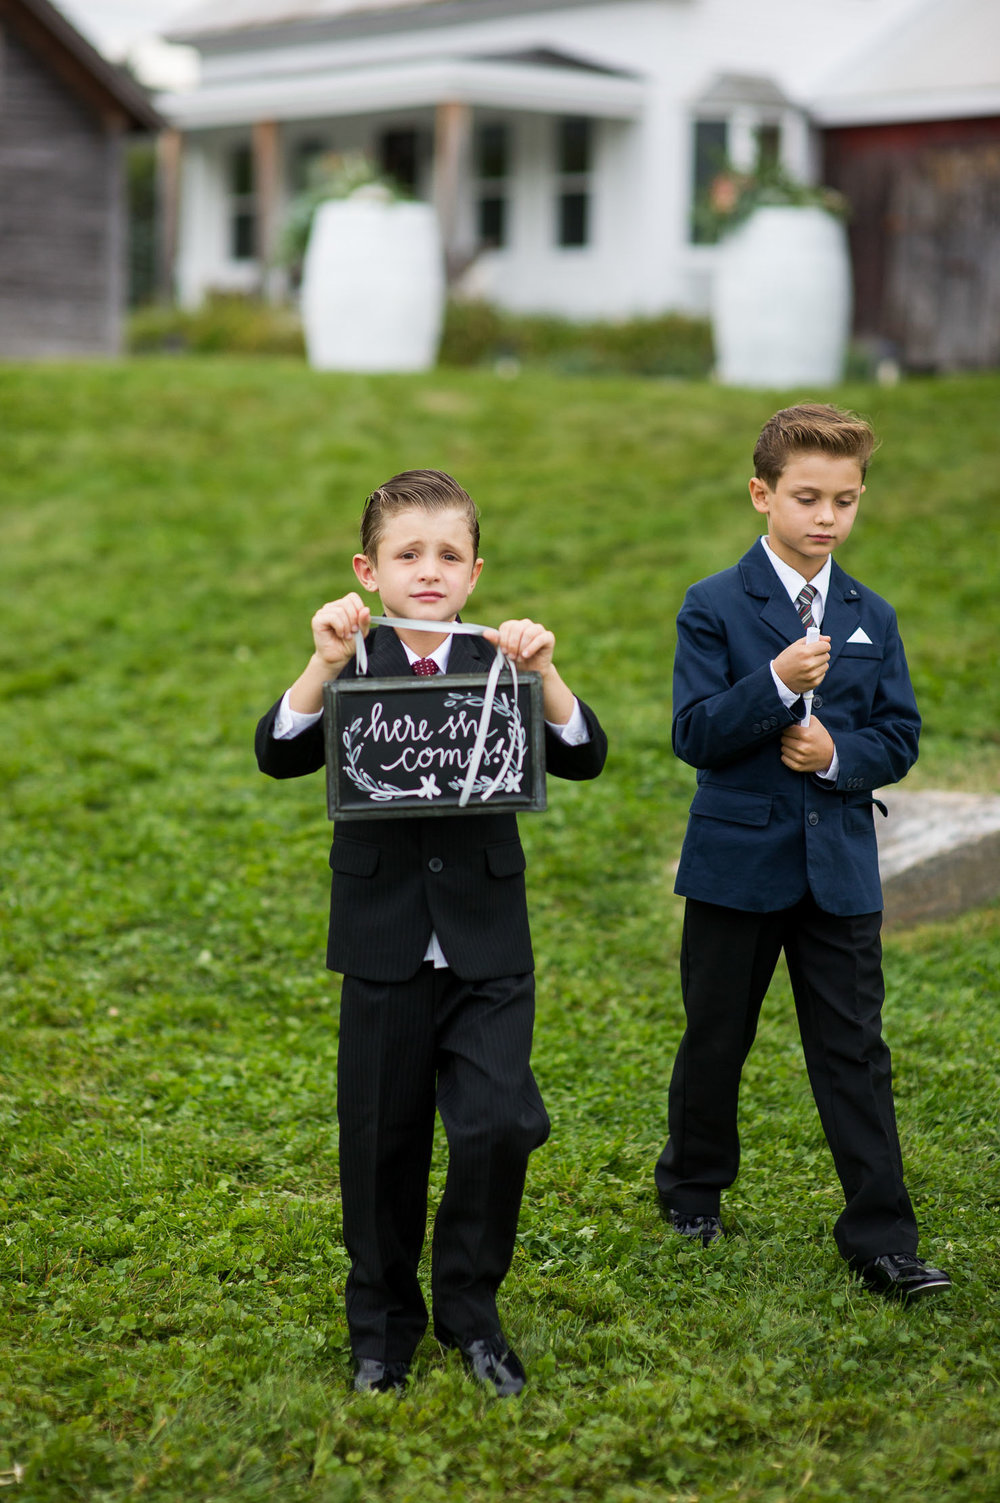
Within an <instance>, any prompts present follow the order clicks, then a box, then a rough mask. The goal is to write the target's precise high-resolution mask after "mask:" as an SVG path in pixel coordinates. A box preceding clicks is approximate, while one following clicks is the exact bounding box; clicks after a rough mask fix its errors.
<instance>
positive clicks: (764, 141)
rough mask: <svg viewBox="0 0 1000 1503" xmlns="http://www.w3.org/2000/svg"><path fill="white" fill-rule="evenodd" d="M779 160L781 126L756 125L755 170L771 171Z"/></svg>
mask: <svg viewBox="0 0 1000 1503" xmlns="http://www.w3.org/2000/svg"><path fill="white" fill-rule="evenodd" d="M780 161H781V126H780V125H758V127H757V171H758V172H764V173H766V172H768V171H773V170H774V169H775V168H776V167H777V166H778V164H779V162H780Z"/></svg>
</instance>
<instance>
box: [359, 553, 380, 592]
mask: <svg viewBox="0 0 1000 1503" xmlns="http://www.w3.org/2000/svg"><path fill="white" fill-rule="evenodd" d="M353 563H354V572H355V574H356V575H357V576H358V581H359V583H360V585H361V587H362V589H364V590H377V589H378V583H377V581H376V579H375V570H374V569H373V568H372V565H371V560H370V559H369V557H368V555H367V553H356V554H355V555H354V559H353Z"/></svg>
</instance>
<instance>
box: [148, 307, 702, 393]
mask: <svg viewBox="0 0 1000 1503" xmlns="http://www.w3.org/2000/svg"><path fill="white" fill-rule="evenodd" d="M128 347H129V350H130V352H131V353H132V354H134V355H151V354H162V353H164V352H165V351H167V352H173V353H175V354H195V355H292V356H301V355H303V354H304V343H303V338H302V326H301V322H300V319H299V315H298V312H297V310H296V309H295V308H294V307H292V306H291V305H289V304H284V305H281V306H277V307H276V306H274V305H272V304H269V303H264V302H262V301H261V300H260V299H258V298H253V297H248V296H246V295H245V294H243V293H235V292H213V293H210V294H209V296H208V297H207V298H206V300H205V302H204V304H203V305H202V307H201V308H199V309H197V310H195V311H191V310H186V309H181V308H174V307H168V306H166V305H164V304H156V303H154V304H150V305H149V306H148V307H145V308H139V309H137V310H136V311H135V312H134V313H133V314H132V315H131V317H130V319H129V325H128ZM503 359H509V360H516V361H517V362H519V363H520V364H522V365H532V366H543V367H545V368H546V369H548V370H551V371H554V372H557V373H559V374H562V375H632V376H675V377H685V378H688V379H690V380H700V379H703V378H704V377H705V376H707V375H708V374H709V373H710V372H711V369H712V359H713V356H712V333H711V327H710V325H709V323H708V320H707V319H701V318H688V317H686V316H685V315H684V314H681V313H664V314H661V315H660V316H659V317H658V318H632V319H628V320H627V321H625V322H623V323H608V322H598V321H595V322H593V323H574V322H572V321H571V320H570V319H567V318H556V317H555V316H553V315H551V314H544V313H532V314H523V313H522V314H518V313H506V312H504V311H503V310H502V309H500V308H496V307H494V306H493V305H492V304H490V303H478V302H475V303H464V302H461V303H460V302H451V303H449V305H448V308H447V311H446V314H445V324H444V335H443V338H442V341H441V353H440V363H441V364H442V365H446V366H454V365H457V366H475V365H493V364H495V363H496V362H497V361H498V360H503Z"/></svg>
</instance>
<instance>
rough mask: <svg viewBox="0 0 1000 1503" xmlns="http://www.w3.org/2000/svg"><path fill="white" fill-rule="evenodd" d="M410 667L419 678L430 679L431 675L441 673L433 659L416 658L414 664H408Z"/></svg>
mask: <svg viewBox="0 0 1000 1503" xmlns="http://www.w3.org/2000/svg"><path fill="white" fill-rule="evenodd" d="M410 667H411V668H412V669H413V671H414V673H416V674H417V675H418V677H420V678H430V677H431V675H432V674H434V673H439V672H440V671H441V670H440V669H439V668H438V665H437V663H435V661H434V659H433V658H417V660H416V662H414V663H411V664H410Z"/></svg>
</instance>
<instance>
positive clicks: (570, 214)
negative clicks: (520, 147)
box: [556, 116, 594, 246]
mask: <svg viewBox="0 0 1000 1503" xmlns="http://www.w3.org/2000/svg"><path fill="white" fill-rule="evenodd" d="M593 156H594V122H593V121H592V120H588V119H586V118H585V117H583V116H571V117H569V118H567V119H565V120H560V121H558V123H557V126H556V172H557V175H558V187H557V193H556V243H557V244H558V245H565V246H579V245H588V244H589V243H590V199H591V182H590V174H591V169H592V167H593Z"/></svg>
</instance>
